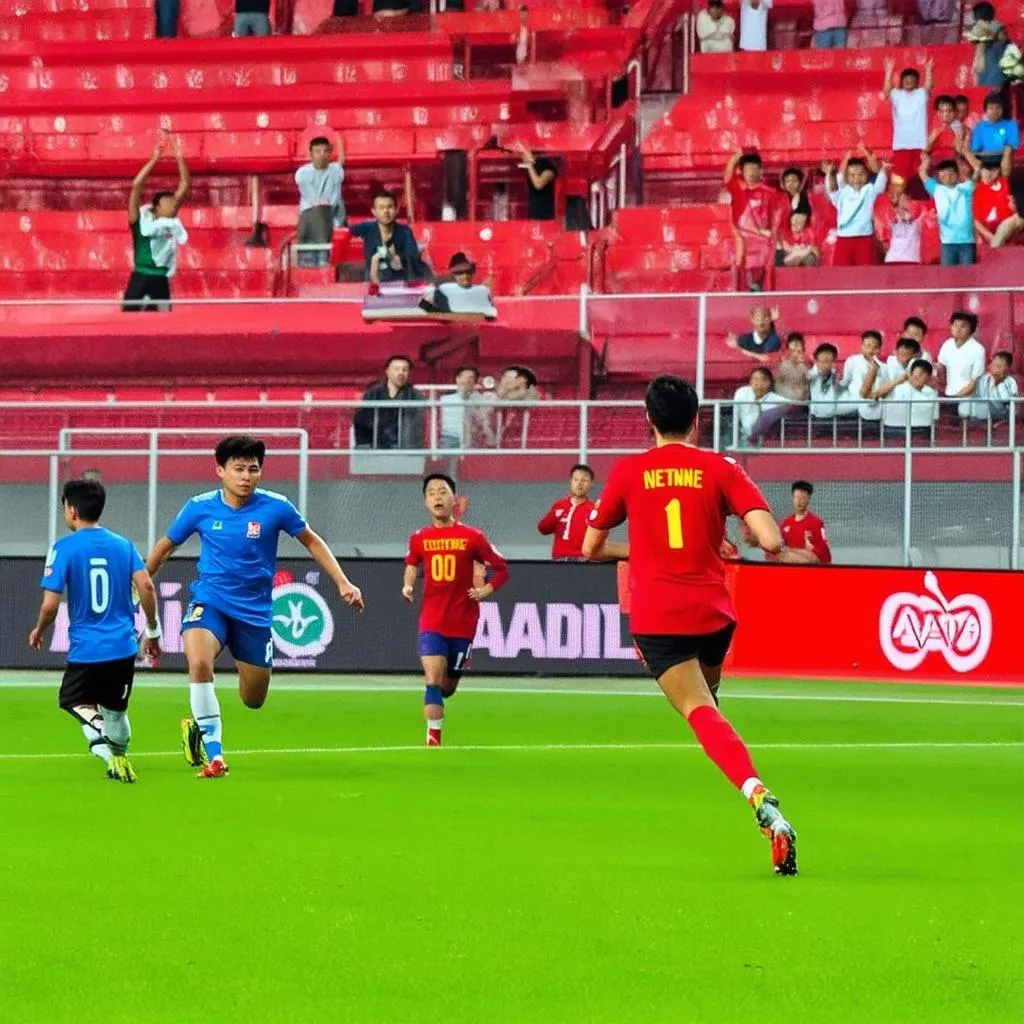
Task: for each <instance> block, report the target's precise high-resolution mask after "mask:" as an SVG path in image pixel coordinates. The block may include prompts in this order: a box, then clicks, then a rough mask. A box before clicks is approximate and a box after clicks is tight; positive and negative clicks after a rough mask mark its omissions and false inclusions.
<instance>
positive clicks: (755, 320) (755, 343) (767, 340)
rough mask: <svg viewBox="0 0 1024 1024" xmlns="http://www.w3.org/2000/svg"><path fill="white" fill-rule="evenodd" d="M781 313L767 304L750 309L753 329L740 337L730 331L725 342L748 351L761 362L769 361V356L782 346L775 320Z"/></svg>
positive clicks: (741, 350) (748, 353) (742, 350)
mask: <svg viewBox="0 0 1024 1024" xmlns="http://www.w3.org/2000/svg"><path fill="white" fill-rule="evenodd" d="M780 316H781V313H780V312H779V310H778V309H777V308H774V307H773V308H772V309H769V308H768V307H767V306H755V307H754V308H753V309H752V310H751V311H750V325H751V327H752V328H753V330H750V331H747V332H746V333H745V334H741V335H740V336H739V337H738V338H737V337H736V335H735V334H734V333H733V332H732V331H730V332H729V333H728V334H727V335H726V336H725V343H726V345H728V346H729V348H734V349H738V350H739V351H740V352H746V353H747V355H749V356H751V357H753V358H754V359H756V360H758V362H761V363H767V362H769V359H768V356H769V355H771V354H772V353H774V352H778V351H779V349H781V348H782V338H781V337H779V332H778V329H777V328H776V326H775V322H776V321H777V320H778V319H779V317H780Z"/></svg>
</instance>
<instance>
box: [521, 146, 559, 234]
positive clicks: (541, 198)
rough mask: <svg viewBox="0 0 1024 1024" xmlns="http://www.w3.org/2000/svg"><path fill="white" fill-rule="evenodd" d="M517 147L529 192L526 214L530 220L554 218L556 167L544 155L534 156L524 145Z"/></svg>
mask: <svg viewBox="0 0 1024 1024" xmlns="http://www.w3.org/2000/svg"><path fill="white" fill-rule="evenodd" d="M519 148H520V150H521V152H522V154H523V162H524V163H525V164H526V177H527V182H526V187H527V191H528V193H529V196H528V199H527V207H526V215H527V217H529V218H530V220H554V219H555V178H557V177H558V168H557V167H556V165H555V162H554V161H553V160H549V159H548V158H547V157H546V156H534V155H533V153H532V152H531V151H530V150H529V149H527V147H526V146H520V147H519Z"/></svg>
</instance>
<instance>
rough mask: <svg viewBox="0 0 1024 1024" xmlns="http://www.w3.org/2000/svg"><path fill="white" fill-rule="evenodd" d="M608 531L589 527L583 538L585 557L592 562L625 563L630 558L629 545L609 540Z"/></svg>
mask: <svg viewBox="0 0 1024 1024" xmlns="http://www.w3.org/2000/svg"><path fill="white" fill-rule="evenodd" d="M608 532H609V531H608V530H597V529H595V528H594V527H593V526H588V527H587V532H586V535H585V536H584V538H583V555H584V557H585V558H586V559H587V560H588V561H590V562H623V561H625V560H626V559H627V558H629V545H628V544H623V543H622V542H621V541H617V540H609V539H608Z"/></svg>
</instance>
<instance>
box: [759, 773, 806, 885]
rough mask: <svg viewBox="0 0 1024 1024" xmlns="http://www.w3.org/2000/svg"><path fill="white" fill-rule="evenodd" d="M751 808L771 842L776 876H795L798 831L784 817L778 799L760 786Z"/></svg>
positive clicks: (762, 830)
mask: <svg viewBox="0 0 1024 1024" xmlns="http://www.w3.org/2000/svg"><path fill="white" fill-rule="evenodd" d="M750 806H751V807H753V808H754V817H755V818H756V819H757V824H758V827H759V828H760V829H761V832H762V833H763V834H764V835H765V836H767V837H768V838H769V839H770V840H771V843H772V868H773V869H774V871H775V874H777V875H795V874H796V873H797V870H796V831H795V829H794V828H793V826H792V825H790V823H789V822H788V821H786V819H785V818H784V817H783V816H782V811H780V810H779V801H778V799H777V798H776V797H775V796H774V795H773V794H772V793H770V792H769V791H768V790H767V789H765V787H764V786H758V787H757V788H756V789H755V790H754V792H753V793H751V795H750Z"/></svg>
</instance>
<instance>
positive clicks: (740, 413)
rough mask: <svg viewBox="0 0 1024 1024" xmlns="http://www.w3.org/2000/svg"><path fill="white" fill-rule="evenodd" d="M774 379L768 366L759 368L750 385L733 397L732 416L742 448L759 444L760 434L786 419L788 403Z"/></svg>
mask: <svg viewBox="0 0 1024 1024" xmlns="http://www.w3.org/2000/svg"><path fill="white" fill-rule="evenodd" d="M774 388H775V377H774V376H773V375H772V371H771V370H769V369H768V367H767V366H759V367H758V368H757V369H756V370H754V371H753V372H752V373H751V374H750V383H749V384H744V385H743V387H741V388H737V389H736V393H735V394H734V395H733V402H734V403H735V405H734V406H733V416H735V418H736V437H737V440H738V442H739V444H741V445H743V444H748V443H750V442H751V441H755V440H757V439H758V438H759V437H760V436H761V434H762V433H763V432H764V431H765V430H766V429H768V428H769V427H770V426H771V425H773V424H774V423H775V422H777V420H778V419H781V417H782V415H784V413H785V410H786V407H787V406H788V404H789V403H788V402H787V401H786V399H785V398H783V397H782V396H781V395H777V394H776V393H775V390H774Z"/></svg>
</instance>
